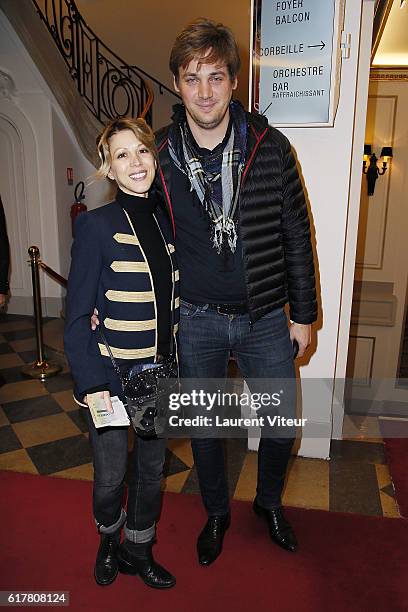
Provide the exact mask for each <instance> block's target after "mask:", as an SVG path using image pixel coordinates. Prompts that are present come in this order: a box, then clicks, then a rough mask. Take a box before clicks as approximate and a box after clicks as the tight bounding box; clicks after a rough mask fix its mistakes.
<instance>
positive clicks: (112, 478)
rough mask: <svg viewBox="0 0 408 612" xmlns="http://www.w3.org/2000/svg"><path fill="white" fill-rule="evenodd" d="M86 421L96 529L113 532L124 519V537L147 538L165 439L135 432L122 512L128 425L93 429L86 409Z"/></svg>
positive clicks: (155, 507) (151, 529)
mask: <svg viewBox="0 0 408 612" xmlns="http://www.w3.org/2000/svg"><path fill="white" fill-rule="evenodd" d="M138 367H139V369H141V367H140V366H138ZM145 367H154V366H153V365H152V364H149V365H148V366H145ZM88 421H89V438H90V442H91V446H92V451H93V462H94V487H93V512H94V517H95V521H96V524H97V526H98V529H99V531H100V532H101V533H113V532H115V531H116V530H117V529H119V528H120V527H121V526H122V525H123V524H124V523H125V521H126V525H125V537H126V539H127V540H130V541H132V542H134V543H142V542H149V541H150V540H152V539H153V538H154V535H155V522H156V520H157V519H158V517H159V513H160V504H161V493H160V484H161V479H162V476H163V464H164V459H165V452H166V440H165V439H155V438H151V439H142V438H139V437H138V436H136V435H135V441H134V449H133V453H132V461H131V466H130V470H129V471H130V475H129V480H128V501H127V512H126V513H125V512H124V510H123V508H122V505H123V497H124V492H125V475H126V469H127V462H128V427H103V428H100V429H96V428H95V426H94V424H93V421H92V417H91V415H90V413H89V411H88ZM126 514H127V516H126Z"/></svg>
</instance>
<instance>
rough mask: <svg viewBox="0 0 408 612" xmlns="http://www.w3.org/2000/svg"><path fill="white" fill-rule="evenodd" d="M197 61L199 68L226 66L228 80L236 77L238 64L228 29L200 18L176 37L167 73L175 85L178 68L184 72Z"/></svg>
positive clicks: (239, 62)
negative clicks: (170, 75)
mask: <svg viewBox="0 0 408 612" xmlns="http://www.w3.org/2000/svg"><path fill="white" fill-rule="evenodd" d="M193 59H197V60H198V64H199V66H200V64H217V63H223V64H224V63H225V64H226V65H227V67H228V72H229V76H230V78H231V80H233V79H235V77H236V76H237V74H238V71H239V68H240V65H241V61H240V58H239V52H238V45H237V43H236V41H235V38H234V35H233V33H232V32H231V30H230V29H229V28H227V27H226V26H225V25H223V24H222V23H215V22H214V21H211V20H210V19H205V18H203V17H200V18H198V19H195V20H194V21H192V22H191V23H189V24H188V25H187V26H186V27H185V28H184V30H182V32H180V34H179V35H178V36H177V38H176V41H175V43H174V45H173V48H172V50H171V54H170V61H169V65H170V70H171V71H172V73H173V74H174V77H175V79H176V82H177V81H178V79H179V68H180V67H181V68H187V66H188V65H189V63H190V62H191V61H192V60H193Z"/></svg>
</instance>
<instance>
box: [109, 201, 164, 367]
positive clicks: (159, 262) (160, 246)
mask: <svg viewBox="0 0 408 612" xmlns="http://www.w3.org/2000/svg"><path fill="white" fill-rule="evenodd" d="M116 201H117V202H118V203H119V204H120V205H121V206H122V208H124V209H125V210H126V212H127V213H128V215H129V217H130V220H131V222H132V224H133V227H134V228H135V232H136V236H137V237H138V239H139V242H140V246H141V248H142V249H143V251H144V254H145V256H146V259H147V263H148V265H149V268H150V272H151V274H152V279H153V286H154V293H155V296H156V309H157V334H158V339H157V353H158V354H159V355H168V354H169V353H170V340H171V329H170V327H171V296H172V278H171V274H172V270H171V263H170V258H169V256H168V254H167V250H166V247H165V243H164V238H163V237H162V235H161V232H160V229H159V226H158V225H157V222H156V220H155V218H154V216H153V213H154V212H155V210H156V208H157V206H158V201H157V199H156V198H154V197H153V196H149V197H147V198H143V197H139V196H134V195H130V194H127V193H124V192H123V191H121V190H120V189H118V193H117V195H116Z"/></svg>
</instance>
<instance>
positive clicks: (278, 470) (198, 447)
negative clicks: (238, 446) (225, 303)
mask: <svg viewBox="0 0 408 612" xmlns="http://www.w3.org/2000/svg"><path fill="white" fill-rule="evenodd" d="M180 315H181V321H180V329H179V355H180V371H181V376H182V378H195V379H197V378H207V379H211V378H225V377H226V375H227V367H228V361H229V357H230V352H231V351H232V353H233V355H234V357H235V359H236V362H237V365H238V367H239V369H240V370H241V373H242V374H243V376H244V378H245V379H251V380H250V381H249V380H248V383H249V386H250V391H251V392H255V391H256V392H275V391H276V384H275V383H274V381H276V380H279V381H282V380H283V379H285V380H287V381H288V383H289V386H288V388H289V389H290V394H289V395H290V396H291V397H290V398H289V397H287V400H289V407H288V406H287V407H286V410H285V416H287V417H290V418H295V415H296V391H295V389H296V384H295V382H296V381H295V367H294V362H293V349H292V344H291V341H290V337H289V329H288V324H287V318H286V314H285V312H284V310H283V309H277V310H274V311H272V312H271V313H269V314H267V315H265V316H264V317H262V319H260V320H259V321H257V322H256V323H255V324H254V325H253V326H252V328H251V327H250V324H249V315H248V314H244V315H223V314H219V313H218V311H217V310H215V309H213V308H209V307H208V305H207V304H205V305H199V306H197V305H193V304H189V303H187V302H185V301H183V300H182V301H181V304H180ZM263 433H264V432H262V434H263ZM293 442H294V437H293V436H292V435H291V434H289V436H288V435H287V433H285V437H281V438H280V437H266V436H265V435H261V440H260V444H259V450H258V480H257V499H258V502H259V504H260V505H261V506H263V507H264V508H273V507H277V506H280V504H281V494H282V490H283V485H284V481H285V474H286V469H287V465H288V461H289V458H290V454H291V449H292V446H293ZM191 446H192V450H193V455H194V462H195V465H196V469H197V474H198V479H199V483H200V490H201V495H202V498H203V502H204V505H205V508H206V510H207V512H208V515H209V516H214V515H220V514H225V513H227V512H228V511H229V499H228V488H227V480H226V473H225V465H224V452H223V443H222V440H220V439H217V438H206V439H202V438H201V439H200V438H193V439H192V440H191Z"/></svg>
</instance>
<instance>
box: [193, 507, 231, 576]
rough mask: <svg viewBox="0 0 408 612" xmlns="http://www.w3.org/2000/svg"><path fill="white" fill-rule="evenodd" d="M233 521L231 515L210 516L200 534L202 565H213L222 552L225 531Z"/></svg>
mask: <svg viewBox="0 0 408 612" xmlns="http://www.w3.org/2000/svg"><path fill="white" fill-rule="evenodd" d="M230 523H231V515H230V513H229V512H228V514H223V515H220V516H210V517H209V519H208V521H207V522H206V524H205V527H204V529H203V530H202V532H201V533H200V535H199V536H198V540H197V553H198V562H199V564H200V565H211V563H213V562H214V561H215V560H216V558H217V557H218V556H219V555H220V554H221V551H222V543H223V540H224V535H225V532H226V531H227V529H228V527H229V526H230Z"/></svg>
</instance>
